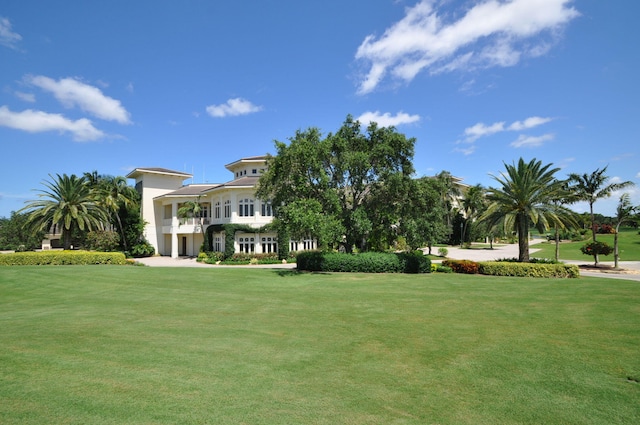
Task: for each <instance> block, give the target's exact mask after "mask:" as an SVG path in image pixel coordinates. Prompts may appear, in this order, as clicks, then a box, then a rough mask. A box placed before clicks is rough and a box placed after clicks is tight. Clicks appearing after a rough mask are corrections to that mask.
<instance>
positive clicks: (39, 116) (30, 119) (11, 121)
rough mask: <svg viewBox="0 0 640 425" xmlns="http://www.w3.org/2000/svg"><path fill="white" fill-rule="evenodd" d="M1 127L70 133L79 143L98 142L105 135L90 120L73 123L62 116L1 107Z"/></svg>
mask: <svg viewBox="0 0 640 425" xmlns="http://www.w3.org/2000/svg"><path fill="white" fill-rule="evenodd" d="M0 126H4V127H9V128H13V129H16V130H22V131H27V132H29V133H42V132H45V131H59V132H61V133H65V132H69V133H71V134H72V135H73V139H74V140H76V141H79V142H82V141H90V140H97V139H100V138H102V137H104V136H105V134H104V133H103V132H102V131H100V130H98V129H97V128H95V127H94V126H93V124H92V123H91V121H90V120H88V119H86V118H81V119H79V120H76V121H73V120H70V119H68V118H65V117H64V116H62V115H60V114H49V113H47V112H42V111H34V110H31V109H27V110H24V111H22V112H13V111H10V110H9V108H7V107H6V106H0Z"/></svg>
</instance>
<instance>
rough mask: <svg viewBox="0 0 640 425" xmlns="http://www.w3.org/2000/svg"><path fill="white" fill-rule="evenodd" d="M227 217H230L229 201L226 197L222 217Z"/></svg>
mask: <svg viewBox="0 0 640 425" xmlns="http://www.w3.org/2000/svg"><path fill="white" fill-rule="evenodd" d="M229 217H231V201H230V200H228V199H227V200H226V201H224V218H229Z"/></svg>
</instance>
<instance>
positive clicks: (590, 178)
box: [569, 165, 635, 263]
mask: <svg viewBox="0 0 640 425" xmlns="http://www.w3.org/2000/svg"><path fill="white" fill-rule="evenodd" d="M607 167H608V165H607V166H606V167H604V168H603V169H602V170H601V169H599V168H598V169H596V170H595V171H594V172H593V173H591V174H587V173H585V174H582V175H580V174H576V173H571V174H569V190H572V191H573V192H574V194H575V196H576V197H577V198H578V199H579V200H581V201H587V202H588V203H589V214H590V217H591V235H592V238H593V241H594V242H595V241H596V222H595V221H596V220H595V217H594V215H593V204H595V202H596V201H597V200H598V199H604V198H608V197H610V196H611V194H612V193H613V192H615V191H617V190H621V189H624V188H627V187H630V186H634V185H635V184H634V183H633V182H631V181H626V182H621V183H609V184H606V183H607V181H608V180H609V176H607V175H606V174H605V172H606V171H607ZM596 263H597V258H596Z"/></svg>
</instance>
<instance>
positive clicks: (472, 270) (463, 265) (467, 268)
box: [442, 260, 478, 274]
mask: <svg viewBox="0 0 640 425" xmlns="http://www.w3.org/2000/svg"><path fill="white" fill-rule="evenodd" d="M442 265H443V266H445V267H450V268H451V269H452V270H453V271H454V272H455V273H465V274H477V273H478V263H476V262H475V261H470V260H444V261H443V262H442Z"/></svg>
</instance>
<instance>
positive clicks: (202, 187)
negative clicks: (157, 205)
mask: <svg viewBox="0 0 640 425" xmlns="http://www.w3.org/2000/svg"><path fill="white" fill-rule="evenodd" d="M218 186H220V185H219V184H190V185H187V186H182V187H181V188H180V189H178V190H174V191H173V192H169V193H166V194H164V195H162V196H159V198H161V197H166V196H200V195H203V194H204V192H206V191H208V190H211V189H214V188H216V187H218Z"/></svg>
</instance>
